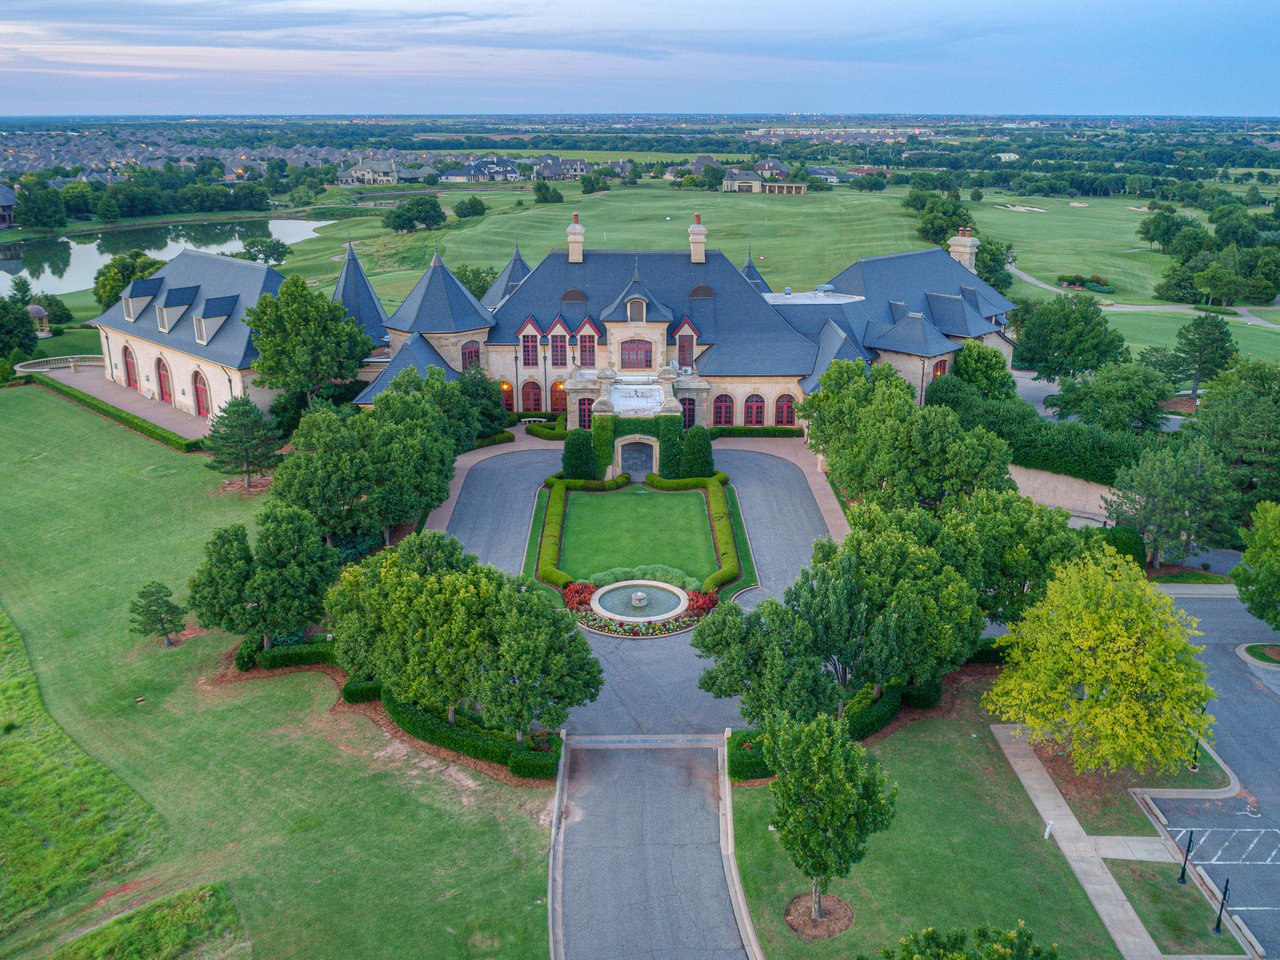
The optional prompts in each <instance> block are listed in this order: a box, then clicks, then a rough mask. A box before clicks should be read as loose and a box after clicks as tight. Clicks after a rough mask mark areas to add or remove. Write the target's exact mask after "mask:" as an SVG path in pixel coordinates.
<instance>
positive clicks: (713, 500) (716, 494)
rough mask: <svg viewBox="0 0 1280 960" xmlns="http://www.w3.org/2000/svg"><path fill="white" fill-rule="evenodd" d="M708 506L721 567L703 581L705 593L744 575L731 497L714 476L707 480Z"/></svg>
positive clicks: (717, 558) (717, 556)
mask: <svg viewBox="0 0 1280 960" xmlns="http://www.w3.org/2000/svg"><path fill="white" fill-rule="evenodd" d="M707 507H708V509H709V510H710V513H711V531H712V533H713V534H715V539H716V560H717V562H718V563H719V565H720V569H719V570H717V571H716V572H715V573H713V574H712V575H711V576H709V577H707V579H706V580H704V581H703V582H702V590H703V592H704V593H712V592H714V591H717V590H719V589H720V588H721V587H723V586H724V585H725V584H728V583H733V581H735V580H737V579H738V578H739V577H741V576H742V564H741V561H740V560H739V559H738V545H737V542H736V541H735V540H734V536H733V519H732V517H731V516H730V514H729V498H728V497H726V496H725V492H724V484H723V483H721V482H720V481H719V480H717V479H715V478H712V479H709V480H708V481H707Z"/></svg>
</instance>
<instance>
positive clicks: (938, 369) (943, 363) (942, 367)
mask: <svg viewBox="0 0 1280 960" xmlns="http://www.w3.org/2000/svg"><path fill="white" fill-rule="evenodd" d="M946 372H947V358H946V357H943V358H942V359H941V360H939V361H938V362H937V363H935V364H934V365H933V375H934V377H935V378H937V377H940V376H942V375H943V374H944V373H946Z"/></svg>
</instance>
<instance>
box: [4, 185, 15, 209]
mask: <svg viewBox="0 0 1280 960" xmlns="http://www.w3.org/2000/svg"><path fill="white" fill-rule="evenodd" d="M17 202H18V195H17V194H16V193H14V192H13V187H10V186H7V185H6V184H3V183H0V207H12V206H14V205H15V204H16V203H17Z"/></svg>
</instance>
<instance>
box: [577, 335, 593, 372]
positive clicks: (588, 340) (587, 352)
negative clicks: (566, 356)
mask: <svg viewBox="0 0 1280 960" xmlns="http://www.w3.org/2000/svg"><path fill="white" fill-rule="evenodd" d="M578 356H579V357H580V358H581V359H582V366H584V367H586V368H587V369H588V370H590V369H593V368H594V367H595V365H596V335H595V334H594V333H584V334H583V335H582V336H580V337H579V338H578Z"/></svg>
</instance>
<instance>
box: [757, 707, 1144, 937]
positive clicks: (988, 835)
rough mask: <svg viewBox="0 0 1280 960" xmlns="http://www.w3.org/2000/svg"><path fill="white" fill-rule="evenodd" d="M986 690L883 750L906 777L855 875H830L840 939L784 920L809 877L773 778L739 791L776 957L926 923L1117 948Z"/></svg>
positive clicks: (760, 904)
mask: <svg viewBox="0 0 1280 960" xmlns="http://www.w3.org/2000/svg"><path fill="white" fill-rule="evenodd" d="M984 686H985V684H983V683H981V682H978V683H973V684H971V685H969V687H968V688H965V689H962V690H961V693H960V697H959V698H958V703H957V709H956V715H955V716H954V717H939V718H930V719H925V720H921V721H917V722H916V723H914V724H912V725H910V726H908V727H905V728H903V729H900V730H898V731H897V732H895V733H893V734H891V735H890V736H888V737H887V738H886V739H884V740H881V741H879V742H877V743H875V744H874V745H873V746H872V747H871V750H872V751H873V752H874V753H875V754H876V755H877V756H878V757H879V758H880V760H881V761H882V762H883V764H884V766H885V769H886V770H887V771H888V772H889V775H890V777H891V778H892V779H893V780H894V781H896V782H897V784H898V788H899V793H898V806H897V817H896V818H895V820H894V823H893V826H892V827H890V829H889V831H888V832H887V833H883V834H879V835H877V836H875V837H873V838H872V840H871V842H870V846H869V850H868V854H867V857H866V859H865V860H863V862H862V863H860V864H858V865H857V866H856V867H854V868H853V872H852V874H851V875H850V877H849V879H848V880H838V881H834V882H833V883H832V885H831V892H832V893H834V894H835V895H836V896H838V897H840V898H841V899H842V900H845V901H846V902H847V903H849V904H850V906H852V907H853V910H854V918H855V919H854V925H853V927H852V929H850V930H849V931H848V932H846V933H844V934H841V935H840V936H838V937H836V938H834V939H832V940H828V941H826V942H823V943H805V942H804V941H802V940H800V939H799V938H798V937H797V936H796V935H795V934H794V933H792V932H791V930H790V928H789V927H788V926H787V925H786V921H785V920H784V919H783V909H784V907H785V906H786V904H787V903H788V902H789V901H790V900H791V898H792V897H794V896H796V895H797V894H800V893H805V892H808V889H809V884H808V881H807V880H806V879H805V878H804V877H802V876H801V875H800V874H799V873H798V872H797V871H796V870H795V869H794V868H793V867H792V866H791V864H790V861H789V860H788V859H787V857H786V854H785V853H783V851H782V848H781V846H780V845H779V844H778V841H777V835H776V834H774V833H770V832H769V831H768V829H767V824H768V819H769V813H770V799H769V791H768V787H753V788H749V789H740V790H735V791H734V793H733V802H734V820H735V837H736V839H737V845H738V865H739V868H740V870H741V873H742V881H743V885H744V887H745V889H746V894H747V900H748V903H749V905H750V908H751V916H752V919H753V920H754V921H755V926H756V930H757V932H758V933H759V935H760V939H761V942H762V943H763V946H764V950H765V954H766V955H767V956H768V957H769V958H770V960H800V958H805V960H807V958H841V960H844V958H848V957H852V956H855V955H856V954H858V953H859V952H862V953H865V954H867V955H868V956H878V955H879V951H880V949H881V948H883V947H891V946H893V945H895V944H896V943H897V941H898V938H899V937H901V936H902V935H903V934H905V933H908V932H910V931H916V930H921V929H923V928H925V927H937V928H940V929H949V928H951V927H974V926H978V925H981V924H993V925H1000V926H1004V927H1012V926H1013V925H1014V924H1016V923H1017V921H1018V920H1020V919H1021V920H1025V921H1026V923H1027V926H1028V928H1029V929H1030V930H1031V931H1032V932H1033V933H1034V934H1035V936H1036V938H1037V940H1038V941H1039V942H1043V943H1057V944H1058V945H1059V948H1060V950H1061V953H1062V956H1063V957H1088V958H1090V960H1099V958H1108V957H1118V956H1119V953H1118V952H1117V950H1116V948H1115V945H1114V944H1113V943H1112V941H1111V938H1110V936H1109V935H1108V934H1107V932H1106V929H1105V928H1104V927H1103V925H1102V922H1101V920H1099V919H1098V916H1097V914H1096V913H1095V912H1094V909H1093V907H1092V905H1091V904H1090V903H1089V900H1088V898H1087V897H1086V896H1085V894H1084V891H1083V890H1082V889H1081V887H1080V884H1079V882H1078V881H1077V880H1076V878H1075V875H1074V874H1073V873H1072V872H1071V869H1070V867H1069V866H1068V865H1067V862H1066V860H1065V859H1064V858H1063V856H1062V854H1061V853H1060V852H1059V850H1058V847H1057V845H1056V844H1054V843H1053V842H1052V841H1045V840H1044V839H1042V836H1041V835H1042V833H1043V831H1044V824H1043V823H1042V822H1041V820H1040V817H1039V815H1038V814H1037V813H1036V811H1035V808H1034V807H1033V806H1032V804H1031V801H1030V800H1029V799H1028V798H1027V795H1026V792H1025V791H1024V790H1023V788H1022V784H1021V783H1020V782H1019V781H1018V778H1017V777H1016V776H1015V775H1014V773H1013V771H1012V770H1011V769H1010V767H1009V764H1008V762H1007V761H1006V760H1005V758H1004V755H1003V754H1002V753H1001V751H1000V748H999V746H998V745H997V744H996V742H995V738H994V737H993V736H992V735H991V731H990V729H989V726H988V725H989V724H990V723H991V717H990V716H989V715H987V714H986V713H985V712H984V711H983V710H982V709H981V707H980V706H979V705H978V704H977V702H976V700H977V695H978V694H979V693H980V692H981V689H980V688H982V687H984Z"/></svg>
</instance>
